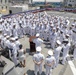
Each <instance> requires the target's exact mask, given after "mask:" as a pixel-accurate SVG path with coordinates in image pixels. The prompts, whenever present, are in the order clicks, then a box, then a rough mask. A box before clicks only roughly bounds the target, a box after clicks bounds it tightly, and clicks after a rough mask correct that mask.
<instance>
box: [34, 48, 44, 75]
mask: <svg viewBox="0 0 76 75" xmlns="http://www.w3.org/2000/svg"><path fill="white" fill-rule="evenodd" d="M43 60H44V55H43V54H41V47H36V54H34V55H33V62H34V64H35V75H37V72H39V75H41V73H42V63H43Z"/></svg>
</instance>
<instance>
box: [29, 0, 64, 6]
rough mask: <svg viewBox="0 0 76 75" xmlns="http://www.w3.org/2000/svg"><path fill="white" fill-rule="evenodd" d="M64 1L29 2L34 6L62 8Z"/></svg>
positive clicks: (38, 0) (40, 0)
mask: <svg viewBox="0 0 76 75" xmlns="http://www.w3.org/2000/svg"><path fill="white" fill-rule="evenodd" d="M62 2H63V0H29V3H30V4H32V6H45V5H47V6H50V7H61V6H62Z"/></svg>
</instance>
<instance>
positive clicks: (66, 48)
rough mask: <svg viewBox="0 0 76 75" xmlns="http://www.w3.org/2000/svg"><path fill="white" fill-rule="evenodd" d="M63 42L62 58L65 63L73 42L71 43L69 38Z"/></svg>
mask: <svg viewBox="0 0 76 75" xmlns="http://www.w3.org/2000/svg"><path fill="white" fill-rule="evenodd" d="M63 44H64V45H63V59H62V64H63V65H64V64H65V62H66V60H67V56H68V52H69V49H70V46H71V44H70V42H69V40H68V39H65V40H64V41H63Z"/></svg>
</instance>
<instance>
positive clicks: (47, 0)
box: [33, 0, 63, 2]
mask: <svg viewBox="0 0 76 75" xmlns="http://www.w3.org/2000/svg"><path fill="white" fill-rule="evenodd" d="M33 1H35V2H45V0H33ZM61 1H63V0H46V2H61Z"/></svg>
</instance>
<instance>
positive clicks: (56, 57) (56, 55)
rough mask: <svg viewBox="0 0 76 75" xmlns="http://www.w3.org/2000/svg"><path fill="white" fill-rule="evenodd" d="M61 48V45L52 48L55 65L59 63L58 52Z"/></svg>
mask: <svg viewBox="0 0 76 75" xmlns="http://www.w3.org/2000/svg"><path fill="white" fill-rule="evenodd" d="M61 49H62V47H61V46H58V47H57V48H56V49H55V50H54V56H55V59H56V65H55V66H57V65H58V63H59V56H60V52H61Z"/></svg>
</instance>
